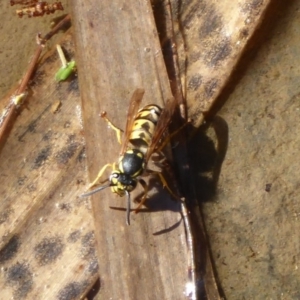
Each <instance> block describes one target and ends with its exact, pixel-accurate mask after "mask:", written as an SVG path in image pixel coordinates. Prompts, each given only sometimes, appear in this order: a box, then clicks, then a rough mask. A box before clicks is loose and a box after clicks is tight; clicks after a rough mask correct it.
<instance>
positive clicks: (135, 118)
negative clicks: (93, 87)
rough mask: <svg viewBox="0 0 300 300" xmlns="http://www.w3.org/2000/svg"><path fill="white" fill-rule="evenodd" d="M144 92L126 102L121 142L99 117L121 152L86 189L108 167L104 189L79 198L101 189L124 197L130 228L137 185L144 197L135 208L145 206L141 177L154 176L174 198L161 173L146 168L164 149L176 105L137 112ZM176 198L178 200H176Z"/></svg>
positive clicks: (152, 106) (103, 115) (127, 221)
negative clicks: (131, 197)
mask: <svg viewBox="0 0 300 300" xmlns="http://www.w3.org/2000/svg"><path fill="white" fill-rule="evenodd" d="M144 93H145V91H144V90H143V89H137V90H135V92H134V93H133V95H132V98H131V100H130V104H129V109H128V113H127V124H126V129H125V132H124V134H123V139H122V141H121V133H122V131H121V130H120V129H119V128H117V127H116V126H115V125H113V123H112V122H111V121H110V120H109V119H108V118H107V116H106V113H105V112H104V113H102V114H101V116H102V117H103V118H104V119H105V120H106V121H107V122H108V123H109V125H110V127H111V128H112V129H114V130H115V131H116V133H117V138H118V140H119V142H120V143H121V151H120V154H119V160H118V162H115V163H113V164H110V163H109V164H106V165H105V166H104V167H103V168H102V169H101V170H100V171H99V173H98V175H97V177H96V179H95V180H94V181H93V182H92V183H91V184H90V185H89V189H90V188H92V187H93V186H95V185H96V184H97V183H98V181H99V179H100V178H101V177H102V175H103V173H104V172H105V170H106V169H107V168H108V167H111V168H112V173H111V175H110V176H109V177H108V178H107V179H105V180H104V181H102V182H101V183H105V182H108V183H107V184H106V185H103V186H100V187H97V188H95V189H93V190H91V191H90V192H87V193H85V194H83V195H81V197H87V196H90V195H92V194H95V193H97V192H99V191H102V190H103V189H105V188H107V187H110V188H111V191H112V192H113V193H115V194H117V195H119V196H121V197H123V196H125V195H126V197H127V210H126V224H127V225H129V224H130V210H131V208H130V206H131V199H130V192H132V191H133V190H134V189H135V188H136V186H137V184H138V183H140V184H141V185H142V187H143V188H144V195H143V197H142V199H141V201H140V203H139V205H138V207H137V208H136V211H137V210H138V208H139V207H140V206H141V205H142V204H143V203H144V202H145V200H146V197H147V193H148V185H147V184H146V182H145V181H144V180H143V178H142V176H143V175H145V174H147V173H148V174H153V173H155V174H157V175H158V176H159V178H160V180H161V182H162V184H163V186H164V187H166V188H167V189H168V191H169V192H170V194H171V195H173V196H174V197H176V195H174V194H173V192H172V191H171V189H170V188H169V186H168V184H167V182H166V180H165V178H164V176H163V175H162V173H161V172H156V171H153V170H150V169H148V168H147V164H148V161H149V159H150V157H151V156H152V154H153V153H154V152H156V153H158V154H160V152H161V150H162V148H163V147H164V146H165V145H166V140H165V141H164V142H163V141H162V140H163V138H164V133H165V132H166V129H167V127H168V125H169V123H170V122H171V118H172V116H173V113H174V110H175V107H176V103H175V101H171V100H169V101H168V102H167V103H166V106H165V107H164V108H163V109H162V108H160V107H159V106H158V105H155V104H150V105H146V106H145V107H143V108H141V109H139V107H140V103H141V101H142V98H143V95H144ZM176 198H178V197H176Z"/></svg>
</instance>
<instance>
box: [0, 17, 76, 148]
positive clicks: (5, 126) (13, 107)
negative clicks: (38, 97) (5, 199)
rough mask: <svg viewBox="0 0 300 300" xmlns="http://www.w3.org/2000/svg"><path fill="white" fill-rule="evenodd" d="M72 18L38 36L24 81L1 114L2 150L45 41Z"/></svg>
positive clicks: (65, 19)
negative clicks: (42, 35)
mask: <svg viewBox="0 0 300 300" xmlns="http://www.w3.org/2000/svg"><path fill="white" fill-rule="evenodd" d="M70 20H71V17H70V15H67V16H66V17H65V18H64V19H63V20H62V21H60V22H59V23H58V24H57V25H56V26H55V27H53V28H52V30H51V31H49V32H48V33H47V34H46V35H45V36H44V37H43V38H41V37H40V36H39V35H38V36H37V41H38V45H37V49H36V50H35V53H34V55H33V57H32V59H31V61H30V63H29V66H28V69H27V71H26V73H25V75H24V76H23V78H22V81H21V83H20V85H19V86H18V88H17V89H16V91H15V92H14V93H13V94H12V96H11V97H9V100H8V101H9V103H8V105H7V106H6V107H5V109H4V111H3V113H2V115H1V116H0V151H1V149H2V147H3V146H4V144H5V142H6V139H7V137H8V135H9V133H10V130H11V129H12V127H13V124H14V121H15V120H16V118H17V116H18V114H19V112H20V109H21V107H22V103H24V99H25V98H26V95H27V93H26V88H27V86H28V83H29V80H30V79H31V78H32V76H33V74H34V71H35V69H36V66H37V63H38V60H39V58H40V55H41V53H42V51H43V48H44V47H45V43H46V42H47V41H48V40H49V39H50V38H51V37H52V36H53V35H54V34H55V33H57V32H58V31H59V30H60V29H61V28H63V27H65V26H66V24H68V23H69V22H70Z"/></svg>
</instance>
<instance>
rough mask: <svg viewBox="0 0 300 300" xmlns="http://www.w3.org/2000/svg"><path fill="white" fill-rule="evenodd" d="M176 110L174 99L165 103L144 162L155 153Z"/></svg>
mask: <svg viewBox="0 0 300 300" xmlns="http://www.w3.org/2000/svg"><path fill="white" fill-rule="evenodd" d="M175 108H176V101H175V99H174V98H171V99H169V100H168V101H167V103H166V105H165V107H164V108H163V111H162V113H161V115H160V117H159V119H158V122H157V125H156V127H155V131H154V133H153V137H152V140H151V144H150V146H149V149H148V151H147V154H146V162H148V160H149V158H150V157H151V155H152V154H153V152H155V151H156V150H157V148H158V146H159V144H160V142H161V138H162V136H163V134H164V133H165V131H166V129H167V127H168V126H169V124H170V122H171V118H172V116H173V114H174V111H175Z"/></svg>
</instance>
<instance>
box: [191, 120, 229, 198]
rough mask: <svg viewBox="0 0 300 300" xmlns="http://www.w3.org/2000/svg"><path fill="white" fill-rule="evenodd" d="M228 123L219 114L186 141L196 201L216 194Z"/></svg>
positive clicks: (224, 151) (225, 148)
mask: <svg viewBox="0 0 300 300" xmlns="http://www.w3.org/2000/svg"><path fill="white" fill-rule="evenodd" d="M212 129H213V130H212ZM228 131H229V130H228V125H227V123H226V121H225V120H224V119H223V118H221V117H220V116H215V117H214V118H213V120H212V121H211V122H210V123H207V124H205V125H203V126H202V127H200V128H199V130H197V131H196V132H195V133H194V134H193V136H192V137H191V138H190V139H189V141H188V156H189V162H190V168H191V174H192V175H191V176H192V177H193V179H194V186H195V191H196V194H197V199H198V202H201V203H203V202H209V201H213V200H214V196H215V195H216V191H217V185H218V181H219V176H220V172H221V168H222V164H223V161H224V159H225V156H226V152H227V148H228Z"/></svg>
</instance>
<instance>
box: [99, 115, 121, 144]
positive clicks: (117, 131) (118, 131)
mask: <svg viewBox="0 0 300 300" xmlns="http://www.w3.org/2000/svg"><path fill="white" fill-rule="evenodd" d="M100 115H101V118H103V119H104V120H105V121H106V122H107V123H108V125H109V126H110V127H111V128H112V129H113V130H114V131H115V132H116V135H117V140H118V142H119V144H121V134H122V133H123V130H122V129H120V128H118V127H117V126H115V125H114V124H113V123H112V122H111V121H110V120H109V118H108V117H107V116H106V112H105V111H103V112H102V113H101V114H100Z"/></svg>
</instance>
